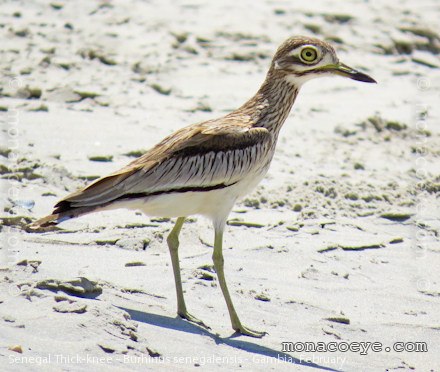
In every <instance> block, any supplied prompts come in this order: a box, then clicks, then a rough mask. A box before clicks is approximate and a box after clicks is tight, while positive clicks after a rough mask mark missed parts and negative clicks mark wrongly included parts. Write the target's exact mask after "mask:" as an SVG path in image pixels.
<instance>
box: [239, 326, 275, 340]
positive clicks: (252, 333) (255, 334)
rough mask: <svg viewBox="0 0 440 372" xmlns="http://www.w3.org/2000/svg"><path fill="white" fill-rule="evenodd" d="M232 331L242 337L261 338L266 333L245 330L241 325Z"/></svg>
mask: <svg viewBox="0 0 440 372" xmlns="http://www.w3.org/2000/svg"><path fill="white" fill-rule="evenodd" d="M234 330H235V331H236V332H237V333H240V334H242V335H243V336H249V337H255V338H262V337H263V336H264V335H267V332H260V331H254V330H253V329H250V328H247V327H245V326H243V325H241V324H240V325H239V326H238V327H234Z"/></svg>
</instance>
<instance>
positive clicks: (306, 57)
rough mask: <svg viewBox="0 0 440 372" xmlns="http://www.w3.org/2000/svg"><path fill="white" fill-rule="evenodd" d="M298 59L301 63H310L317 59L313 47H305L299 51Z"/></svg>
mask: <svg viewBox="0 0 440 372" xmlns="http://www.w3.org/2000/svg"><path fill="white" fill-rule="evenodd" d="M300 57H301V60H302V61H303V62H305V63H312V62H315V61H316V59H317V58H318V52H317V50H316V49H315V48H314V47H305V48H303V50H301V54H300Z"/></svg>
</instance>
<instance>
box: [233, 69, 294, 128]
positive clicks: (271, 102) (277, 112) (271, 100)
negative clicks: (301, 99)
mask: <svg viewBox="0 0 440 372" xmlns="http://www.w3.org/2000/svg"><path fill="white" fill-rule="evenodd" d="M298 91H299V86H295V85H293V84H292V83H291V82H289V81H288V80H287V79H285V77H284V76H280V75H277V74H275V73H274V72H273V71H272V70H270V71H269V72H268V74H267V76H266V80H265V81H264V83H263V84H262V85H261V87H260V89H259V90H258V92H257V94H255V96H254V97H252V98H251V99H250V100H249V101H247V102H246V103H245V104H244V105H243V106H242V107H241V108H240V111H241V112H245V113H247V114H248V115H250V116H251V118H252V119H251V120H252V122H253V126H254V127H264V128H266V129H267V130H269V131H270V132H272V133H273V134H274V135H275V136H278V133H279V131H280V129H281V127H282V125H283V124H284V122H285V120H286V119H287V116H288V115H289V113H290V110H291V108H292V106H293V103H294V102H295V99H296V96H297V94H298Z"/></svg>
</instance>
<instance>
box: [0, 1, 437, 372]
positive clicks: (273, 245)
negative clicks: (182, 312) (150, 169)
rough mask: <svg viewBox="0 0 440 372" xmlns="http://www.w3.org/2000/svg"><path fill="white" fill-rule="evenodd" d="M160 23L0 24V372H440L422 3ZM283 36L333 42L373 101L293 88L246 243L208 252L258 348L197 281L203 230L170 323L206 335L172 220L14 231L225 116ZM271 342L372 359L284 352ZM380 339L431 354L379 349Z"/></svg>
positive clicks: (109, 18) (40, 4)
mask: <svg viewBox="0 0 440 372" xmlns="http://www.w3.org/2000/svg"><path fill="white" fill-rule="evenodd" d="M179 4H180V5H175V4H174V2H172V1H149V2H146V1H145V2H142V1H134V0H130V1H122V0H119V1H111V2H95V1H85V0H84V1H75V2H74V1H70V2H68V1H60V2H53V3H52V5H49V2H46V1H33V2H26V3H24V2H22V4H21V5H20V3H19V2H12V1H11V2H4V3H2V5H1V9H0V24H1V25H2V27H1V28H0V33H1V39H2V45H1V50H2V57H1V60H0V64H1V65H0V67H1V70H2V72H3V74H2V75H3V76H2V85H1V87H0V107H1V109H2V111H1V112H0V114H1V118H2V120H1V123H2V136H3V139H2V147H1V149H2V151H1V155H0V164H1V165H0V170H1V179H0V185H1V189H2V193H3V197H2V201H3V207H2V208H1V213H2V217H8V218H9V217H10V219H7V220H3V222H4V226H2V231H1V234H2V245H1V248H2V250H1V252H0V254H1V261H0V267H1V268H2V271H1V272H0V287H1V290H0V365H1V367H0V370H2V371H21V370H26V371H27V370H45V371H52V370H53V371H58V370H61V369H62V370H66V371H86V370H87V371H89V370H93V371H100V370H106V371H128V370H145V369H151V370H153V369H154V370H156V369H158V370H170V369H171V368H172V369H173V370H188V369H192V368H196V366H201V367H202V368H205V369H206V370H210V371H214V370H252V371H258V370H264V371H266V370H287V369H288V370H292V369H293V370H306V369H307V370H313V368H315V369H324V370H326V369H327V370H343V371H361V370H362V371H380V370H399V371H403V370H410V369H415V370H417V371H429V370H438V368H439V367H438V366H440V348H439V344H440V326H439V306H440V274H439V267H440V259H439V254H440V244H439V237H438V235H439V231H440V222H439V218H438V216H439V199H438V195H439V183H440V178H439V174H440V162H439V157H440V151H439V149H440V146H439V145H440V141H439V138H440V128H439V122H440V121H439V120H440V110H439V106H438V100H439V94H440V72H439V71H440V70H439V67H440V60H439V57H438V56H439V54H438V53H439V51H440V38H439V34H438V33H437V34H436V33H435V31H437V32H438V18H439V16H440V8H439V6H438V2H437V1H435V0H426V1H423V2H419V3H416V2H414V1H409V0H408V1H403V2H402V1H399V2H397V1H392V2H390V1H374V2H373V1H370V2H364V1H354V0H352V1H346V2H344V3H342V2H338V3H337V5H335V4H336V3H335V2H332V1H325V0H319V1H313V2H311V1H309V2H286V1H260V2H256V1H241V2H237V1H231V0H226V1H221V2H217V3H214V2H209V3H208V2H207V1H205V2H203V1H192V2H189V1H181V2H179ZM56 8H60V9H56ZM427 30H428V31H429V30H430V31H431V33H429V32H427ZM313 32H315V34H313ZM297 34H306V35H315V36H317V37H320V38H326V39H328V40H333V45H334V46H335V48H336V49H337V51H338V55H339V56H340V58H341V60H343V61H344V62H345V63H347V64H349V65H352V66H353V67H356V68H359V69H361V70H362V71H365V72H367V73H369V74H371V76H373V77H374V78H375V79H377V81H378V82H379V84H377V85H369V84H362V83H359V82H355V81H351V80H344V79H342V78H335V79H327V80H325V79H321V80H316V81H312V82H310V83H308V84H307V85H306V86H305V87H304V88H303V89H302V91H301V93H300V96H299V98H298V100H297V102H296V104H295V107H294V110H293V112H292V114H291V116H290V117H289V118H288V120H287V122H286V124H285V127H284V128H283V130H282V133H281V138H280V142H279V145H278V149H277V154H276V155H275V159H274V162H273V165H272V168H271V170H270V172H269V175H268V176H267V177H266V178H265V180H264V181H263V182H262V184H261V185H260V186H259V188H258V189H257V190H255V192H254V193H253V194H252V195H249V197H248V198H247V199H246V200H244V201H242V202H241V203H240V204H238V205H237V206H236V208H235V210H234V212H233V213H232V214H231V216H230V218H231V220H232V219H239V220H241V221H245V222H251V223H256V224H261V225H263V226H262V227H260V228H257V227H246V226H228V228H227V233H226V234H225V260H226V274H227V279H228V284H229V286H230V290H231V292H232V295H233V299H234V302H235V305H236V307H237V309H238V312H239V314H240V316H241V319H242V321H243V322H244V323H245V324H246V325H248V326H249V327H251V328H255V329H257V330H265V331H267V332H268V333H269V334H268V335H267V336H265V337H264V338H263V339H252V338H249V337H243V336H235V335H233V333H232V330H231V328H230V324H229V317H228V314H227V310H226V306H225V304H224V300H223V297H222V295H221V291H220V289H219V287H218V286H217V281H216V279H215V274H211V273H210V272H209V271H207V270H204V269H201V268H200V267H201V266H203V265H210V264H211V254H212V247H211V243H212V240H213V239H212V235H213V232H212V228H211V226H209V223H208V222H207V221H206V220H204V219H202V218H196V219H194V220H193V221H192V223H187V224H186V225H185V227H184V229H183V232H182V236H181V249H180V251H181V265H182V276H183V280H184V289H185V291H186V301H187V305H188V307H189V310H190V312H191V313H193V314H194V315H196V316H197V317H199V318H202V319H203V320H204V321H205V322H206V323H207V324H209V325H210V326H211V327H212V330H211V331H209V332H208V331H206V330H204V329H201V328H199V327H197V326H195V325H192V324H189V323H187V322H185V321H183V320H180V319H178V318H176V315H175V309H176V304H175V292H174V291H175V289H174V281H173V275H172V269H171V265H170V260H169V256H168V252H167V248H166V244H165V241H164V239H163V238H164V237H165V236H166V234H167V233H168V231H169V230H170V228H171V227H172V224H171V222H169V221H154V220H153V221H150V220H148V219H147V218H145V217H143V216H141V215H137V214H135V213H133V212H129V211H123V210H121V211H118V213H102V214H96V215H90V216H87V217H84V218H81V219H78V220H74V221H70V222H68V223H65V224H63V225H62V226H60V227H61V228H62V229H63V230H61V231H59V232H47V233H43V234H35V233H34V234H30V233H27V232H25V231H24V230H23V229H21V228H20V227H19V226H17V223H18V222H17V221H20V218H19V217H20V216H23V217H28V218H32V219H35V218H37V217H41V216H43V215H45V214H47V213H49V212H50V211H51V208H52V206H53V204H54V203H55V202H56V201H57V200H58V199H59V198H61V197H63V196H65V195H66V193H67V192H71V191H74V190H75V189H76V188H78V187H80V186H81V185H83V184H85V182H88V181H84V177H86V178H87V177H90V176H101V175H105V174H106V173H108V172H110V171H113V170H115V169H117V168H118V167H120V166H122V165H124V164H126V163H127V162H128V161H130V160H131V159H132V158H130V157H128V156H126V155H124V154H127V153H128V152H130V151H134V150H136V151H139V150H145V149H147V148H149V147H150V146H152V145H154V144H155V143H156V142H157V141H159V140H160V139H161V138H162V137H163V136H165V135H167V134H169V133H171V132H172V131H174V130H176V129H178V128H180V127H182V126H184V125H187V124H191V123H194V122H197V121H201V120H205V119H209V118H213V117H218V116H221V115H224V113H226V112H228V111H230V110H232V109H234V108H236V107H238V106H239V105H241V104H242V103H243V102H244V101H245V100H246V99H248V98H249V97H250V96H251V95H252V94H253V93H254V92H255V91H256V89H257V88H258V86H259V84H260V83H261V82H262V81H263V79H264V74H265V72H266V69H267V67H268V65H269V63H270V58H271V57H272V54H273V52H274V51H275V49H276V47H277V46H278V44H279V43H281V42H282V41H283V40H284V39H285V38H287V37H288V36H291V35H297ZM26 87H29V88H31V91H32V92H33V93H32V92H31V95H32V94H33V95H34V96H39V94H38V91H36V90H35V88H38V89H40V90H41V97H40V98H36V99H30V97H28V98H26V96H28V95H29V89H26ZM158 90H159V91H162V93H166V94H161V93H160V92H158ZM75 92H76V93H75ZM78 92H79V94H78ZM95 94H97V95H98V96H97V97H95V98H93V97H91V98H87V96H89V97H90V96H93V95H95ZM81 95H82V98H81ZM35 109H37V111H35ZM6 110H7V111H6ZM369 118H375V119H372V120H368V119H369ZM8 148H10V149H11V151H10V152H9V153H8V152H7V151H6V150H7V149H8ZM110 155H112V156H113V158H112V161H109V162H97V161H90V160H89V158H90V157H94V156H104V157H108V156H110ZM14 175H15V176H14ZM33 204H35V205H34V206H33ZM384 214H388V217H389V216H390V215H391V219H387V218H384V217H383V215H384ZM396 216H397V217H399V216H400V220H396ZM15 217H18V218H15ZM11 218H12V219H11ZM23 221H24V220H23ZM295 230H296V231H295ZM391 242H393V243H391ZM23 260H27V261H24V262H23ZM133 262H142V263H144V264H145V265H144V266H131V267H130V266H129V267H126V266H125V265H126V264H127V263H133ZM17 263H21V264H19V265H17ZM210 275H211V277H210ZM78 277H82V278H85V279H83V280H82V282H81V281H79V279H77V278H78ZM203 278H204V279H203ZM75 279H77V280H78V283H77V284H72V283H70V285H71V286H72V285H73V286H75V285H76V289H75V288H74V289H73V290H74V291H75V290H76V291H80V290H81V288H82V286H85V285H86V284H87V283H88V284H90V282H89V281H91V282H93V283H94V282H96V286H97V287H93V285H91V287H90V288H89V291H88V293H86V294H81V293H76V294H77V296H74V295H73V294H72V293H71V292H69V290H68V286H69V282H71V281H72V280H75ZM208 279H214V280H208ZM48 286H49V287H50V286H51V288H52V290H50V289H47V287H48ZM66 288H67V289H66ZM85 292H87V291H85ZM263 300H266V301H263ZM328 318H341V319H342V321H345V322H348V321H349V324H344V323H340V322H335V321H330V320H328ZM340 321H341V320H340ZM231 336H233V337H231ZM286 341H292V342H295V343H299V342H315V343H317V342H324V343H327V345H328V344H329V343H331V342H337V343H339V345H341V343H342V347H343V346H344V345H346V344H344V343H350V344H351V345H353V343H355V342H369V343H373V342H377V343H381V344H382V346H383V350H382V351H376V352H374V351H372V350H371V349H370V350H369V351H368V352H367V353H364V354H366V355H362V354H361V353H360V352H359V351H358V352H341V351H338V352H310V351H309V352H301V351H292V352H286V353H284V352H282V345H281V343H282V342H286ZM395 342H420V343H426V346H427V349H428V351H427V352H409V351H406V352H405V351H404V352H396V351H394V350H393V349H391V350H390V351H386V350H385V348H386V347H391V348H392V347H393V344H394V343H395ZM297 345H298V344H297ZM423 346H424V344H418V345H416V348H420V347H422V348H423ZM408 347H411V344H409V345H408ZM10 349H15V351H12V350H10ZM19 349H21V351H22V352H21V353H19V352H18V351H19ZM155 353H158V354H160V356H157V354H155ZM150 355H152V356H150ZM179 358H180V359H179Z"/></svg>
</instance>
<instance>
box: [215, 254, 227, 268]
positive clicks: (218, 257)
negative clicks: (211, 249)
mask: <svg viewBox="0 0 440 372" xmlns="http://www.w3.org/2000/svg"><path fill="white" fill-rule="evenodd" d="M212 260H213V261H214V263H215V264H217V265H222V266H223V264H224V262H225V259H224V258H223V255H222V254H216V253H214V254H213V255H212Z"/></svg>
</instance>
